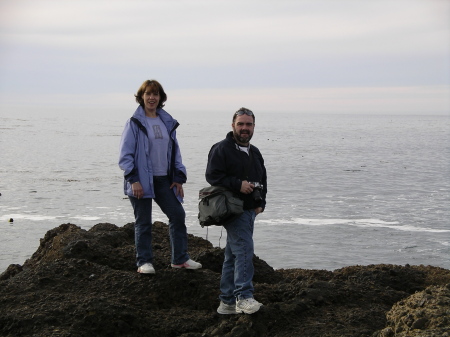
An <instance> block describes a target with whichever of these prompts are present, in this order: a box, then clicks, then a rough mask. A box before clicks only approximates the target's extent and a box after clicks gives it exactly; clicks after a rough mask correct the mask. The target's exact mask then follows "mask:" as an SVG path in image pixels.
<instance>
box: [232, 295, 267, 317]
mask: <svg viewBox="0 0 450 337" xmlns="http://www.w3.org/2000/svg"><path fill="white" fill-rule="evenodd" d="M261 307H262V303H259V302H258V301H257V300H255V299H254V298H253V297H250V298H244V299H242V300H239V301H237V302H236V311H237V312H238V313H241V312H243V313H245V314H253V313H255V312H257V311H258V310H259V308H261Z"/></svg>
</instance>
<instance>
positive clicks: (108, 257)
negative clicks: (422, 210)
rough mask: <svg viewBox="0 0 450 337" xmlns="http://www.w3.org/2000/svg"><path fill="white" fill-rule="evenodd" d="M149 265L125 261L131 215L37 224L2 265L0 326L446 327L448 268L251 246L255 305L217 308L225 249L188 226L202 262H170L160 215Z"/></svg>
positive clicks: (241, 330) (221, 330)
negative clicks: (34, 235)
mask: <svg viewBox="0 0 450 337" xmlns="http://www.w3.org/2000/svg"><path fill="white" fill-rule="evenodd" d="M153 235H154V243H153V249H154V253H155V263H154V265H155V269H156V275H152V276H144V275H141V274H138V273H137V272H136V267H135V265H134V255H135V252H134V229H133V225H132V224H127V225H125V226H123V227H118V226H115V225H113V224H98V225H96V226H94V227H93V228H91V229H90V230H84V229H81V228H80V227H78V226H76V225H73V224H63V225H61V226H59V227H57V228H54V229H52V230H50V231H48V232H47V234H46V235H45V237H44V238H43V239H41V242H40V246H39V248H38V250H37V251H36V252H35V254H33V256H32V257H31V258H30V259H28V260H27V261H25V263H24V264H23V266H21V265H10V266H9V267H8V268H7V270H6V271H5V272H3V273H2V274H1V275H0V335H1V336H146V335H149V336H150V335H151V336H183V337H197V336H198V337H200V336H204V337H206V336H245V337H248V336H278V337H285V336H308V337H314V336H329V337H332V336H340V337H343V336H355V337H356V336H358V337H362V336H377V337H388V336H402V337H403V336H445V334H448V333H449V330H448V329H449V321H448V317H449V287H450V286H449V284H450V271H449V270H446V269H442V268H437V267H431V266H409V265H406V266H396V265H370V266H352V267H346V268H342V269H337V270H335V271H326V270H305V269H280V270H274V269H273V268H272V267H270V266H269V265H268V264H267V263H266V262H265V261H263V260H261V259H259V258H258V257H256V256H255V257H254V263H255V269H256V273H255V278H254V284H255V297H256V299H257V300H258V301H260V302H262V303H264V306H263V307H262V308H261V310H260V311H258V312H257V313H255V314H253V315H229V316H228V315H225V316H222V315H219V314H217V313H216V308H217V306H218V304H219V301H218V295H219V280H220V271H221V265H222V261H223V249H220V248H217V247H213V246H212V244H211V243H210V242H208V241H206V240H204V239H202V238H199V237H194V236H192V235H190V236H189V252H190V254H191V257H192V258H194V259H196V260H198V261H199V262H201V263H202V265H203V269H201V270H179V269H172V268H170V242H169V235H168V227H167V225H165V224H163V223H159V222H156V223H155V224H154V229H153Z"/></svg>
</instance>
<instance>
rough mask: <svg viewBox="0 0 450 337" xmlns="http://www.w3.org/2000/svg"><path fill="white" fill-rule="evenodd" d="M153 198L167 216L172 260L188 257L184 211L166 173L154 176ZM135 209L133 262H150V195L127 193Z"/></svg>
mask: <svg viewBox="0 0 450 337" xmlns="http://www.w3.org/2000/svg"><path fill="white" fill-rule="evenodd" d="M153 184H154V189H155V202H156V203H157V204H158V206H159V207H160V208H161V210H162V211H163V213H164V214H165V215H167V217H168V218H169V233H170V245H171V248H172V261H171V263H173V264H182V263H184V262H186V261H187V260H189V255H188V253H187V240H188V237H187V229H186V223H185V219H186V213H185V211H184V208H183V206H182V205H181V203H180V202H179V201H178V199H177V197H176V196H175V194H174V193H173V190H172V189H171V188H170V185H171V182H170V180H169V178H168V177H167V176H163V177H153ZM129 199H130V202H131V205H132V206H133V210H134V218H135V223H134V239H135V243H136V264H137V266H138V267H139V266H142V265H143V264H145V263H153V250H152V199H151V198H144V199H137V198H135V197H131V196H130V197H129Z"/></svg>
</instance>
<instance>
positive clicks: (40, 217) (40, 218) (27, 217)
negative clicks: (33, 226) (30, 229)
mask: <svg viewBox="0 0 450 337" xmlns="http://www.w3.org/2000/svg"><path fill="white" fill-rule="evenodd" d="M11 218H12V219H13V220H16V219H21V220H31V221H48V220H55V219H56V218H57V217H56V216H48V215H39V214H36V215H33V214H9V215H3V216H0V221H8V220H9V219H11Z"/></svg>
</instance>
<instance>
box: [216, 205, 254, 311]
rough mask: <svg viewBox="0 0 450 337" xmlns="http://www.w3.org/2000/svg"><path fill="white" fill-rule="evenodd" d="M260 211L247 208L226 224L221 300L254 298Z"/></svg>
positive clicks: (228, 301) (230, 302)
mask: <svg viewBox="0 0 450 337" xmlns="http://www.w3.org/2000/svg"><path fill="white" fill-rule="evenodd" d="M255 217H256V213H255V211H254V210H246V211H244V213H243V214H242V215H241V216H240V217H239V218H237V219H236V220H234V221H232V222H230V223H229V224H227V225H225V226H224V227H225V229H226V230H227V245H226V247H225V260H224V262H223V266H222V278H221V280H220V292H221V294H220V296H219V298H220V300H221V301H222V302H224V303H226V304H234V303H235V302H236V300H240V299H244V298H249V297H253V291H254V288H253V283H252V280H253V274H254V268H253V254H254V247H253V228H254V224H255Z"/></svg>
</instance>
